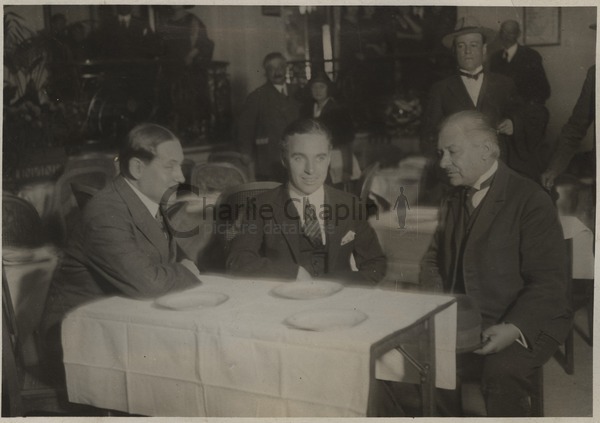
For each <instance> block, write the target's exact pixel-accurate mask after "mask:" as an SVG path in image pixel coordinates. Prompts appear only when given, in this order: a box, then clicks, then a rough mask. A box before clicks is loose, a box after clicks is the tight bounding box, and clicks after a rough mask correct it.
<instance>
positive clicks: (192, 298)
mask: <svg viewBox="0 0 600 423" xmlns="http://www.w3.org/2000/svg"><path fill="white" fill-rule="evenodd" d="M228 299H229V296H227V295H225V294H221V293H219V292H202V291H199V292H178V293H176V294H169V295H165V296H164V297H160V298H157V299H156V300H155V301H154V304H156V305H157V306H160V307H164V308H168V309H171V310H191V309H195V308H206V307H216V306H218V305H219V304H223V303H224V302H225V301H227V300H228Z"/></svg>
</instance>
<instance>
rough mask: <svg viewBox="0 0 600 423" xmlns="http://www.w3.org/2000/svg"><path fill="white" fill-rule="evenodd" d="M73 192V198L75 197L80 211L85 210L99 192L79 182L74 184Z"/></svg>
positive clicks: (72, 184)
mask: <svg viewBox="0 0 600 423" xmlns="http://www.w3.org/2000/svg"><path fill="white" fill-rule="evenodd" d="M71 191H73V196H74V197H75V201H77V206H78V207H79V210H83V208H84V207H85V205H86V204H87V203H88V201H90V200H91V199H92V197H93V196H94V195H95V194H96V193H97V192H98V189H97V188H94V187H90V186H87V185H84V184H80V183H77V182H72V183H71Z"/></svg>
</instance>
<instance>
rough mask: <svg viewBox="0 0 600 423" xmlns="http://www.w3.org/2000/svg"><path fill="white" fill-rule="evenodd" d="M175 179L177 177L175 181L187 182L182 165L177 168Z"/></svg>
mask: <svg viewBox="0 0 600 423" xmlns="http://www.w3.org/2000/svg"><path fill="white" fill-rule="evenodd" d="M174 179H175V182H177V183H180V184H183V183H184V182H185V176H183V172H182V170H181V167H177V169H176V170H175V175H174Z"/></svg>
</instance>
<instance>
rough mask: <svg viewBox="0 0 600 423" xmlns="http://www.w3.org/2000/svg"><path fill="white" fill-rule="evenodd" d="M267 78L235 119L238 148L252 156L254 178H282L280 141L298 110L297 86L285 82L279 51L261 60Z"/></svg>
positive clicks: (284, 61) (284, 70) (281, 180)
mask: <svg viewBox="0 0 600 423" xmlns="http://www.w3.org/2000/svg"><path fill="white" fill-rule="evenodd" d="M263 67H264V70H265V75H266V77H267V82H266V83H265V84H264V85H262V86H260V87H259V88H257V89H256V90H254V91H253V92H251V93H250V94H249V95H248V98H247V99H246V103H245V104H244V107H243V109H242V112H241V114H240V117H239V119H238V122H237V128H236V129H237V141H238V147H239V149H240V152H242V153H244V154H246V155H248V156H249V157H250V158H252V159H253V160H254V168H255V173H256V179H257V180H259V181H279V182H283V180H284V179H285V170H284V168H283V167H282V166H281V161H280V155H279V141H280V140H281V135H282V134H283V130H284V129H285V127H286V126H287V125H288V124H290V123H291V122H293V121H294V120H296V119H297V118H298V116H299V114H300V101H298V99H297V98H296V95H297V94H298V92H297V91H298V90H297V89H296V87H294V86H292V85H289V84H287V83H286V73H287V61H286V60H285V57H283V55H282V54H281V53H278V52H274V53H269V54H267V55H266V56H265V58H264V60H263Z"/></svg>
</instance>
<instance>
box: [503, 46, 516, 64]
mask: <svg viewBox="0 0 600 423" xmlns="http://www.w3.org/2000/svg"><path fill="white" fill-rule="evenodd" d="M518 47H519V44H518V43H514V44H513V45H512V46H510V47H509V48H506V49H504V50H505V51H506V54H507V55H508V61H509V62H510V61H511V60H512V58H513V57H515V54H516V53H517V48H518Z"/></svg>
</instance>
